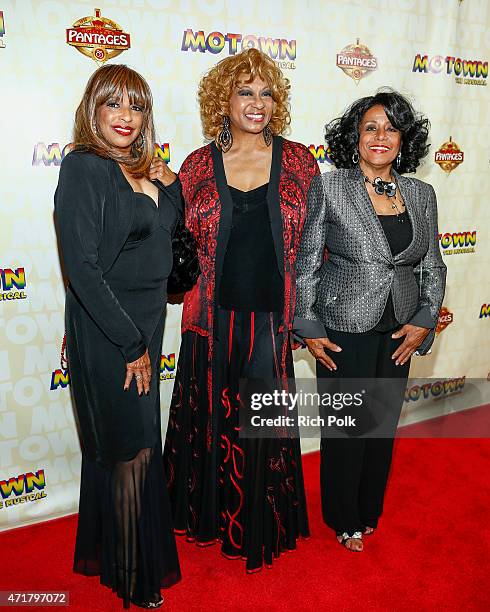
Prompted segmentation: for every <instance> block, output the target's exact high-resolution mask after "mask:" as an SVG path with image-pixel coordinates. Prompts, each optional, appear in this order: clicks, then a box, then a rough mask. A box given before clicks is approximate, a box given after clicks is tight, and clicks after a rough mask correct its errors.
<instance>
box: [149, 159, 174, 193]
mask: <svg viewBox="0 0 490 612" xmlns="http://www.w3.org/2000/svg"><path fill="white" fill-rule="evenodd" d="M148 177H149V179H150V181H156V180H157V181H161V182H162V183H163V184H164V185H165V187H168V186H169V185H171V184H172V183H173V182H174V181H175V179H176V178H177V175H176V174H175V173H174V172H172V170H170V168H169V167H168V166H167V164H166V163H165V162H164V161H163V159H159V158H155V159H154V160H153V161H152V162H151V166H150V171H149V173H148Z"/></svg>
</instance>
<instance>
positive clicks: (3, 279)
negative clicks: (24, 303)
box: [0, 268, 27, 302]
mask: <svg viewBox="0 0 490 612" xmlns="http://www.w3.org/2000/svg"><path fill="white" fill-rule="evenodd" d="M25 288H26V273H25V270H24V268H15V269H12V268H0V302H5V301H7V300H25V299H26V297H27V295H26V292H25Z"/></svg>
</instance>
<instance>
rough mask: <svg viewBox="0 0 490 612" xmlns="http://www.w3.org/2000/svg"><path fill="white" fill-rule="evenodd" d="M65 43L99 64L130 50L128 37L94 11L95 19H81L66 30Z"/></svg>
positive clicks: (98, 11) (111, 22) (96, 10)
mask: <svg viewBox="0 0 490 612" xmlns="http://www.w3.org/2000/svg"><path fill="white" fill-rule="evenodd" d="M66 42H67V43H68V44H69V45H71V46H72V47H75V48H76V49H77V50H78V51H80V53H83V55H86V56H87V57H91V58H92V59H93V60H95V61H96V62H97V63H99V64H103V63H104V62H106V61H107V60H108V59H112V58H113V57H116V56H117V55H119V54H120V53H122V52H123V51H126V50H127V49H129V48H130V46H131V44H130V36H129V34H127V33H126V32H123V31H122V29H121V28H120V27H119V26H118V25H117V23H116V22H115V21H111V20H110V19H107V18H106V17H101V16H100V9H95V17H82V18H81V19H79V20H78V21H75V23H74V24H73V26H72V27H71V28H68V29H67V30H66Z"/></svg>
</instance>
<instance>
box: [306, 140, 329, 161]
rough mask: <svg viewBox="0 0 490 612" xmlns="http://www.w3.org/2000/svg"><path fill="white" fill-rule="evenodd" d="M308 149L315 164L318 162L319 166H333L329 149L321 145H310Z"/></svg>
mask: <svg viewBox="0 0 490 612" xmlns="http://www.w3.org/2000/svg"><path fill="white" fill-rule="evenodd" d="M308 148H309V150H310V153H311V154H312V155H313V157H314V158H315V159H316V161H317V162H320V163H321V164H324V163H327V164H333V161H332V159H331V157H330V149H329V148H328V147H325V146H323V145H318V146H316V145H313V144H312V145H310V146H309V147H308Z"/></svg>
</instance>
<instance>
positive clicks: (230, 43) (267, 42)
mask: <svg viewBox="0 0 490 612" xmlns="http://www.w3.org/2000/svg"><path fill="white" fill-rule="evenodd" d="M250 48H254V49H259V50H260V51H262V52H263V53H265V54H266V55H268V56H269V57H270V58H271V59H273V60H275V61H276V62H277V63H278V65H279V67H280V68H291V69H294V68H296V66H295V64H294V60H295V59H296V40H294V39H293V40H286V39H285V38H269V37H265V36H255V35H254V34H246V35H245V36H244V35H243V34H233V33H230V32H228V33H227V34H223V33H222V32H218V31H214V32H210V33H209V34H205V33H204V30H196V31H194V30H192V29H190V28H188V29H187V30H184V35H183V37H182V46H181V51H189V50H190V51H194V52H196V51H199V52H200V53H205V52H208V53H212V54H214V55H216V54H217V53H221V52H222V51H223V50H225V52H226V51H227V52H228V55H236V53H239V52H240V51H244V50H245V49H250Z"/></svg>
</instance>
